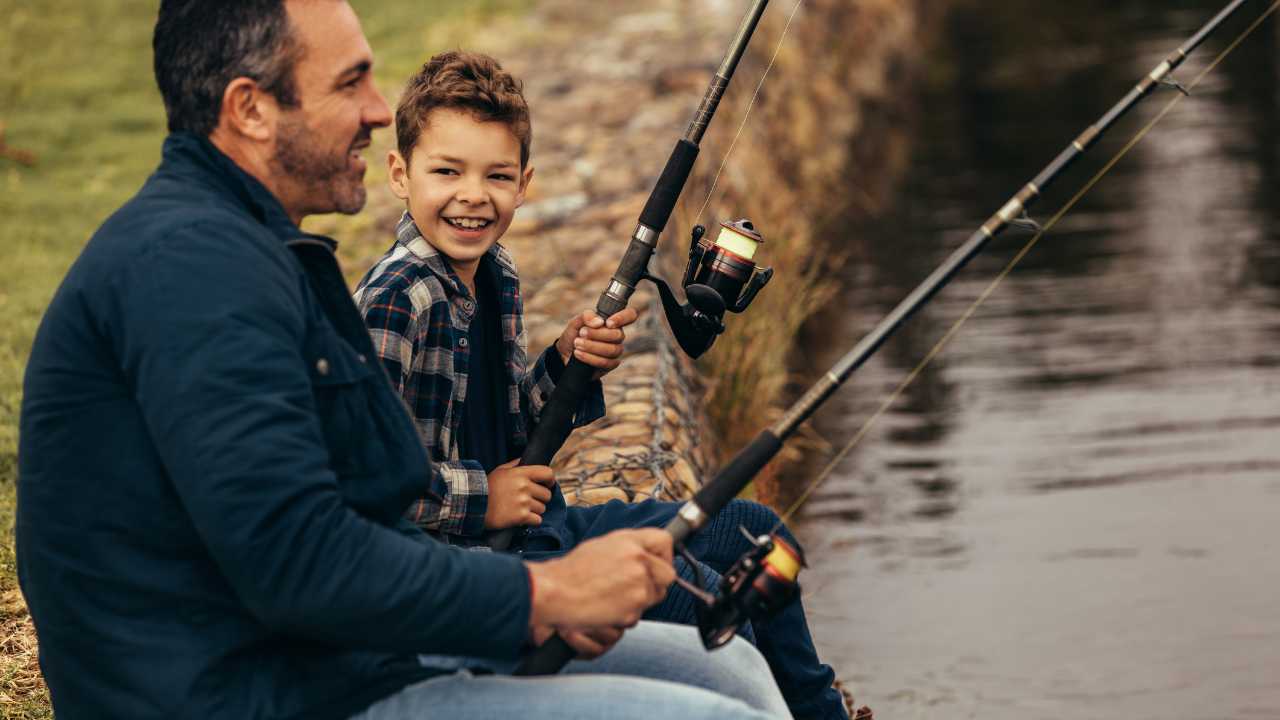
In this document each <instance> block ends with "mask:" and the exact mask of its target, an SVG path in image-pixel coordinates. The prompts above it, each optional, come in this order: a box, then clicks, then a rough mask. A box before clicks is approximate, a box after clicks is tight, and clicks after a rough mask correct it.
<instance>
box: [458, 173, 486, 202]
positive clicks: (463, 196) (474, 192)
mask: <svg viewBox="0 0 1280 720" xmlns="http://www.w3.org/2000/svg"><path fill="white" fill-rule="evenodd" d="M454 197H456V198H457V199H458V201H459V202H464V203H466V204H468V205H482V204H484V203H485V201H487V200H488V199H489V195H488V194H487V193H485V191H484V184H483V182H482V181H481V180H479V179H478V178H470V179H464V180H463V181H462V182H461V183H459V184H458V190H457V193H456V194H455V195H454Z"/></svg>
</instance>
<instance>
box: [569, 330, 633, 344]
mask: <svg viewBox="0 0 1280 720" xmlns="http://www.w3.org/2000/svg"><path fill="white" fill-rule="evenodd" d="M574 339H575V340H582V339H585V340H598V341H600V342H608V343H620V342H622V341H623V340H626V339H627V334H626V333H625V332H623V331H622V330H614V329H611V328H600V329H598V330H592V329H591V328H582V329H581V330H579V331H578V337H577V338H574Z"/></svg>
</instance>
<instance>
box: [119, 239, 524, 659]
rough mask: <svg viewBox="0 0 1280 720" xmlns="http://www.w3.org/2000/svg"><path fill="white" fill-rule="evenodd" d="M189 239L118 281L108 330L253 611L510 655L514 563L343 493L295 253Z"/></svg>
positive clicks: (518, 629)
mask: <svg viewBox="0 0 1280 720" xmlns="http://www.w3.org/2000/svg"><path fill="white" fill-rule="evenodd" d="M181 235H182V236H181V237H177V238H171V239H169V240H168V241H167V242H164V243H160V244H157V246H155V247H154V248H153V249H152V252H151V253H150V256H148V257H143V258H140V259H139V261H138V262H137V263H134V270H133V271H131V273H130V274H129V276H127V277H124V278H121V283H120V290H119V293H120V297H121V302H122V305H123V307H122V312H121V315H123V316H124V317H125V318H128V321H127V322H126V323H125V324H124V327H123V328H121V329H118V330H116V332H115V336H116V339H117V341H118V342H117V345H118V352H119V354H120V356H121V358H122V361H123V363H122V364H123V367H124V370H125V372H126V375H127V378H128V380H129V382H130V384H131V386H132V387H133V388H134V391H135V393H136V395H137V398H138V402H139V404H140V406H141V408H142V411H143V413H144V415H145V417H146V420H147V424H148V426H149V429H150V432H151V434H152V437H153V438H154V441H155V444H156V447H157V449H158V451H159V453H160V455H161V458H162V460H163V462H164V464H165V467H166V469H167V470H168V472H169V474H170V476H171V478H172V482H173V485H174V489H175V491H176V493H177V494H178V496H179V497H180V498H181V500H182V503H183V505H184V508H185V509H186V511H187V513H188V514H189V516H190V518H191V522H192V523H193V525H194V527H195V529H196V531H197V532H198V533H199V535H200V536H201V538H202V539H203V542H204V545H205V547H206V548H207V550H208V552H209V554H210V555H211V557H212V558H213V559H214V561H215V562H216V563H217V565H218V567H219V568H220V570H221V572H222V573H223V575H224V576H225V577H226V579H227V581H228V582H229V583H230V585H231V586H232V587H233V588H234V590H235V592H236V594H237V596H238V597H239V598H240V600H241V602H243V604H244V606H245V607H246V608H247V610H248V611H249V612H250V613H252V614H253V615H254V616H255V617H257V618H258V619H259V620H260V621H261V622H262V623H263V624H264V625H266V626H267V627H270V628H272V629H275V630H278V631H280V632H286V633H291V634H297V635H301V636H306V637H311V638H316V639H320V640H323V641H326V642H331V643H334V644H337V645H341V646H346V647H355V648H368V649H392V650H400V651H410V652H430V653H452V654H472V655H483V656H500V657H510V656H514V654H515V653H516V651H517V649H518V648H519V647H520V645H521V643H522V642H523V640H524V639H525V637H526V635H527V632H528V626H529V614H530V599H529V593H530V586H529V580H528V574H527V571H526V570H525V568H524V567H523V566H522V565H521V563H520V562H519V561H517V560H516V559H515V558H511V557H508V556H503V555H500V554H497V553H469V552H465V551H461V550H457V549H455V548H449V547H447V546H444V545H441V544H439V543H434V542H426V543H424V542H421V541H418V540H415V539H413V538H410V537H407V536H405V535H404V534H402V533H400V532H398V531H397V530H396V529H393V528H391V527H387V526H385V525H382V524H379V523H377V522H373V521H371V520H370V519H368V518H366V517H364V516H361V515H359V514H357V513H356V512H354V511H353V510H352V508H351V507H350V506H348V505H347V504H346V502H345V501H344V498H343V496H342V493H341V491H340V489H339V486H338V483H337V478H336V476H335V475H334V473H333V472H332V470H331V469H330V466H329V456H328V449H327V447H326V445H325V442H324V439H323V433H322V430H321V427H320V423H319V420H318V416H317V411H316V408H315V402H314V396H313V394H312V388H311V384H310V379H309V376H308V366H307V363H306V360H305V357H304V353H303V350H302V345H303V342H304V339H305V331H306V322H305V315H304V301H303V297H304V292H305V291H304V290H303V288H302V287H301V285H300V280H301V279H300V278H299V276H298V275H297V273H296V271H295V270H294V269H293V267H292V266H291V265H290V264H289V262H288V259H287V256H285V255H284V252H283V251H276V250H275V249H274V248H270V247H265V246H263V245H262V244H261V243H263V241H262V240H251V239H249V238H246V237H244V236H243V235H237V234H235V233H233V232H230V231H228V229H226V228H217V227H209V226H203V227H197V228H190V229H189V230H188V231H186V232H183V233H181ZM356 420H358V418H356ZM353 426H355V427H357V431H358V425H357V424H355V423H353ZM396 511H397V510H392V511H391V512H392V513H394V512H396ZM495 589H501V591H497V592H495Z"/></svg>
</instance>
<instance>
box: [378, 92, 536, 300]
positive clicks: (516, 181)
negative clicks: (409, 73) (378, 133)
mask: <svg viewBox="0 0 1280 720" xmlns="http://www.w3.org/2000/svg"><path fill="white" fill-rule="evenodd" d="M405 160H406V158H403V157H401V156H400V153H399V152H397V151H394V150H393V151H392V152H391V153H390V154H389V155H388V156H387V162H388V165H389V171H390V172H389V175H390V182H391V191H392V192H393V193H395V195H396V196H397V197H399V198H400V199H402V200H405V201H406V202H407V203H408V205H409V214H410V215H412V216H413V221H414V223H415V224H416V225H417V226H418V230H420V231H421V232H422V236H423V237H424V238H426V240H427V242H429V243H431V245H432V247H434V248H436V249H437V250H439V251H440V252H441V253H443V254H444V255H445V256H446V257H448V258H449V264H450V266H451V267H452V268H453V270H454V272H456V273H458V276H459V277H460V278H461V279H462V280H463V282H465V283H466V284H467V285H468V286H469V287H471V286H473V283H474V280H473V278H474V277H475V270H476V267H477V266H478V265H479V264H480V258H481V257H483V256H484V254H485V253H486V252H488V250H489V248H490V247H492V246H493V244H494V243H495V242H497V241H498V239H499V238H501V237H502V235H503V233H505V232H506V231H507V228H508V227H510V226H511V220H512V218H513V217H514V216H515V211H516V208H518V207H520V205H521V204H522V203H523V202H524V194H525V190H526V189H527V188H528V185H529V179H530V178H531V177H532V176H533V168H532V167H530V168H523V169H522V168H521V167H520V141H519V140H518V139H517V138H516V136H515V134H514V133H512V132H511V129H510V128H509V127H508V126H507V125H506V124H505V123H501V122H484V121H480V120H477V119H476V118H475V117H474V116H473V115H472V114H471V113H470V112H467V111H464V110H456V109H452V108H440V109H436V110H433V111H432V112H431V114H430V116H428V118H427V121H426V122H425V123H424V124H423V129H422V133H421V134H420V135H419V136H418V142H417V144H416V145H414V147H413V152H412V155H411V157H409V158H407V160H408V162H407V163H406V162H405Z"/></svg>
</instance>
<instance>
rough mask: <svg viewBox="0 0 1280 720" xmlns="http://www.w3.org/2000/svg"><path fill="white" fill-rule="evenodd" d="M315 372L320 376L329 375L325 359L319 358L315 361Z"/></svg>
mask: <svg viewBox="0 0 1280 720" xmlns="http://www.w3.org/2000/svg"><path fill="white" fill-rule="evenodd" d="M316 372H318V373H320V374H321V375H328V374H329V361H328V360H326V359H324V358H320V359H319V360H317V361H316Z"/></svg>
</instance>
